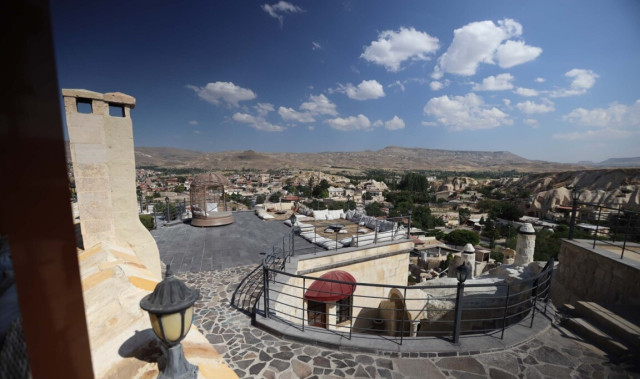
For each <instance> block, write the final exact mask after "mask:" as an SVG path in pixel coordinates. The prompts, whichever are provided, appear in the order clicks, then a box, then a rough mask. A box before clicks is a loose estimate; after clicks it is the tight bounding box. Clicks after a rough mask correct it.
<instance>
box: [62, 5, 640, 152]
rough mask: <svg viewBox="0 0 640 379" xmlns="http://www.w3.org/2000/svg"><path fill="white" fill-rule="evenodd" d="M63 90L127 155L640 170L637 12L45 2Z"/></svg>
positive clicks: (616, 8)
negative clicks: (120, 141)
mask: <svg viewBox="0 0 640 379" xmlns="http://www.w3.org/2000/svg"><path fill="white" fill-rule="evenodd" d="M52 18H53V26H54V42H55V47H56V59H57V69H58V80H59V84H60V86H61V88H85V89H89V90H93V91H97V92H113V91H119V92H124V93H127V94H130V95H132V96H134V97H135V98H136V99H137V106H136V108H135V110H134V111H133V113H132V117H133V122H134V135H135V143H136V145H137V146H170V147H178V148H185V149H192V150H200V151H225V150H248V149H253V150H256V151H265V152H266V151H269V152H277V151H286V152H320V151H359V150H375V149H380V148H383V147H385V146H389V145H397V146H405V147H423V148H436V149H451V150H482V151H502V150H506V151H510V152H512V153H515V154H518V155H521V156H523V157H525V158H529V159H541V160H550V161H559V162H577V161H580V160H593V161H600V160H604V159H606V158H611V157H629V156H640V147H639V146H640V2H638V1H635V0H627V1H622V0H621V1H583V0H581V1H557V0H555V1H446V2H444V1H393V2H392V1H385V2H383V1H289V2H285V1H279V2H277V1H274V0H271V1H240V0H236V1H183V2H178V1H166V0H159V1H134V2H129V1H111V2H102V1H54V2H52Z"/></svg>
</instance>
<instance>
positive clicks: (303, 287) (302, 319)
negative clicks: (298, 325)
mask: <svg viewBox="0 0 640 379" xmlns="http://www.w3.org/2000/svg"><path fill="white" fill-rule="evenodd" d="M306 288H307V278H305V277H304V276H303V277H302V317H301V319H300V321H302V331H303V332H304V320H305V316H306V313H307V312H306V310H305V306H304V292H305V291H306Z"/></svg>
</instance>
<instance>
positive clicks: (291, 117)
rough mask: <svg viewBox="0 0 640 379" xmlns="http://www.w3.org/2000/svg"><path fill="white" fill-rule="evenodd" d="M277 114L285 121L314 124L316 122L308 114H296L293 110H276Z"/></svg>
mask: <svg viewBox="0 0 640 379" xmlns="http://www.w3.org/2000/svg"><path fill="white" fill-rule="evenodd" d="M278 114H279V115H280V117H282V119H283V120H285V121H295V122H314V121H316V120H315V119H314V118H313V116H312V115H311V114H310V113H306V112H298V111H296V110H295V109H293V108H285V107H280V108H278Z"/></svg>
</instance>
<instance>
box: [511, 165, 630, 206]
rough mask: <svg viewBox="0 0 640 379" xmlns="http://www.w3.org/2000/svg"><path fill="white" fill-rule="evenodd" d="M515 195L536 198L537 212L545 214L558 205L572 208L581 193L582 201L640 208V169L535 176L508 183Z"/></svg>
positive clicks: (534, 202) (533, 204) (570, 172)
mask: <svg viewBox="0 0 640 379" xmlns="http://www.w3.org/2000/svg"><path fill="white" fill-rule="evenodd" d="M504 184H505V187H506V188H508V189H511V190H514V191H516V192H517V191H519V190H526V191H529V192H530V193H532V194H533V197H534V201H533V203H532V207H533V208H534V210H537V211H541V212H542V213H543V214H544V213H546V212H547V211H548V210H550V209H552V208H553V207H554V206H555V205H563V204H564V205H569V204H571V190H570V189H569V188H573V187H577V188H578V189H579V190H580V201H582V202H590V203H601V204H606V205H613V206H617V205H618V204H621V205H623V206H625V207H631V208H638V207H640V169H600V170H583V171H564V172H558V173H542V174H532V175H527V176H525V177H523V178H522V179H520V180H518V181H513V182H505V183H504Z"/></svg>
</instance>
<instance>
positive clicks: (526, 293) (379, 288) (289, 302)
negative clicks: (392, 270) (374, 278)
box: [257, 256, 554, 344]
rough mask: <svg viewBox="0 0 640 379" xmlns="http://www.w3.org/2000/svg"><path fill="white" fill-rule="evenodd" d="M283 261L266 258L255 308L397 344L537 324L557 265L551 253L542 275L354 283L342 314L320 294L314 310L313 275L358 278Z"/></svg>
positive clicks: (297, 323) (300, 324)
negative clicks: (291, 269) (290, 266)
mask: <svg viewBox="0 0 640 379" xmlns="http://www.w3.org/2000/svg"><path fill="white" fill-rule="evenodd" d="M282 262H283V258H282V257H275V258H271V257H269V256H267V257H266V258H265V260H264V263H263V266H262V269H263V289H262V293H261V295H262V296H261V297H262V298H261V300H262V301H261V303H260V304H258V306H261V309H260V311H259V312H257V313H258V314H260V315H262V316H263V317H266V318H271V319H275V320H277V321H279V322H283V323H285V324H288V325H290V326H293V327H296V328H298V329H299V330H301V331H303V332H304V331H305V329H306V328H313V330H314V331H315V332H320V333H330V334H339V335H342V336H345V337H348V338H349V339H350V338H352V335H353V334H354V333H356V334H358V336H359V337H364V338H385V339H388V340H392V341H395V342H396V343H398V344H402V343H403V341H404V339H407V338H412V339H419V338H427V337H433V336H437V337H445V338H447V337H450V338H451V341H452V342H453V343H457V342H458V338H459V336H460V334H493V333H499V334H500V338H501V339H502V338H503V337H504V331H505V329H506V328H507V327H509V326H510V325H513V324H516V323H522V322H526V321H529V327H533V322H534V318H535V315H536V312H544V313H545V314H546V311H547V301H548V299H549V296H550V287H551V277H552V273H553V265H554V262H553V259H551V260H549V262H547V264H546V265H545V267H544V268H543V269H542V270H541V271H540V273H538V274H537V275H534V276H532V277H529V278H525V279H523V280H521V281H519V282H512V283H508V284H507V283H505V282H498V283H494V284H465V283H458V285H437V286H427V287H421V286H401V285H383V284H374V283H360V282H358V283H355V286H356V288H362V287H368V288H367V289H366V290H364V291H363V290H361V291H359V292H360V293H358V291H356V292H354V293H353V294H352V295H351V297H350V298H349V299H348V301H347V303H346V305H340V307H343V306H347V307H348V308H349V311H348V317H342V318H338V314H337V312H336V310H335V309H337V307H338V305H336V303H335V302H317V303H320V304H321V305H320V309H322V307H323V306H324V309H325V312H321V311H317V309H316V308H315V307H314V310H312V311H310V309H309V303H310V301H308V300H306V299H305V293H306V291H307V290H308V289H309V287H310V285H311V284H312V283H313V282H315V281H325V282H333V283H340V284H347V285H354V283H350V282H342V281H337V280H329V279H320V278H315V277H310V276H305V275H297V274H292V273H288V272H285V271H284V270H283V269H282V268H283V267H284V264H283V263H282ZM320 292H325V291H320ZM325 293H326V294H327V295H331V294H332V293H330V292H325ZM365 293H366V294H365ZM373 293H381V294H383V295H372V294H373ZM333 294H334V295H335V293H333ZM322 304H323V305H322ZM315 305H316V306H317V305H318V304H315ZM343 315H344V314H343ZM310 319H311V320H315V321H317V320H318V319H320V320H321V321H320V322H319V323H317V322H316V325H315V326H314V325H310V324H309V322H310V321H309V320H310Z"/></svg>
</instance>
